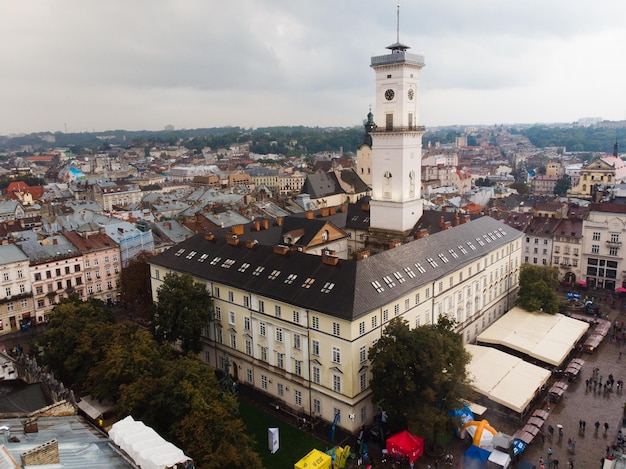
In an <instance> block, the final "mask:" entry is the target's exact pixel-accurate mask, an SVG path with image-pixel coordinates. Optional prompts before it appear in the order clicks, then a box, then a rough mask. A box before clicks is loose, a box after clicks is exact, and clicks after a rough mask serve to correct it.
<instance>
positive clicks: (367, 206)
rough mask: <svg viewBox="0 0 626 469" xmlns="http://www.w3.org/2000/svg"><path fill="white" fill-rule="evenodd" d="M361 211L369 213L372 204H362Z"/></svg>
mask: <svg viewBox="0 0 626 469" xmlns="http://www.w3.org/2000/svg"><path fill="white" fill-rule="evenodd" d="M361 210H363V211H364V212H369V211H370V204H361Z"/></svg>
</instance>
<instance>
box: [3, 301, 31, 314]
mask: <svg viewBox="0 0 626 469" xmlns="http://www.w3.org/2000/svg"><path fill="white" fill-rule="evenodd" d="M20 306H21V308H22V309H24V308H28V306H29V305H28V298H24V299H22V300H21V301H20ZM7 311H8V312H9V313H10V312H12V311H15V303H14V302H12V301H9V302H8V303H7Z"/></svg>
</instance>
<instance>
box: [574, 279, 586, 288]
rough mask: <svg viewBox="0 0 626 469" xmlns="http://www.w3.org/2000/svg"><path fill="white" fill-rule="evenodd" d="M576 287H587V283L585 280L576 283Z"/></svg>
mask: <svg viewBox="0 0 626 469" xmlns="http://www.w3.org/2000/svg"><path fill="white" fill-rule="evenodd" d="M576 285H580V286H583V287H586V286H587V282H586V281H585V280H579V281H578V282H576Z"/></svg>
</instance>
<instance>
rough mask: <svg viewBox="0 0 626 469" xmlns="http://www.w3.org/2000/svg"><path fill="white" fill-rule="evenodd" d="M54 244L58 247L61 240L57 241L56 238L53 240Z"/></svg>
mask: <svg viewBox="0 0 626 469" xmlns="http://www.w3.org/2000/svg"><path fill="white" fill-rule="evenodd" d="M52 244H54V245H55V246H56V245H57V244H59V240H58V239H56V238H54V239H53V240H52Z"/></svg>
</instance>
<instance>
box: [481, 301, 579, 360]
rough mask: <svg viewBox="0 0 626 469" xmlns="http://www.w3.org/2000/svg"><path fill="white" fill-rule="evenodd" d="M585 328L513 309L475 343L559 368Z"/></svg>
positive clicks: (569, 320) (576, 322) (573, 321)
mask: <svg viewBox="0 0 626 469" xmlns="http://www.w3.org/2000/svg"><path fill="white" fill-rule="evenodd" d="M587 329H589V324H587V323H585V322H583V321H579V320H577V319H573V318H570V317H567V316H564V315H562V314H547V313H539V312H538V313H529V312H528V311H525V310H523V309H521V308H518V307H514V308H513V309H512V310H510V311H509V312H508V313H506V314H504V315H503V316H502V317H501V318H500V319H498V320H497V321H496V322H494V323H493V324H492V325H491V326H489V327H488V328H487V329H486V330H485V331H483V332H482V333H481V334H480V335H479V336H478V337H477V338H476V340H477V342H478V344H496V345H502V346H504V347H507V348H509V349H511V350H515V351H518V352H521V353H524V354H526V355H528V356H530V357H533V358H536V359H537V360H540V361H542V362H544V363H547V364H549V365H553V366H561V365H562V364H563V362H564V361H565V360H566V359H567V357H568V355H569V354H570V352H571V351H572V348H573V347H575V346H576V344H577V343H578V341H579V340H580V339H581V338H582V337H583V336H584V335H585V333H586V332H587Z"/></svg>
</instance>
